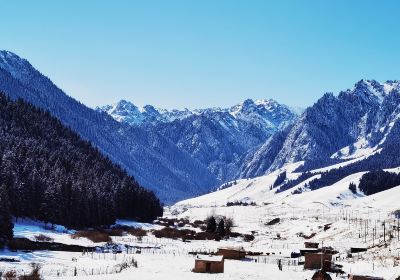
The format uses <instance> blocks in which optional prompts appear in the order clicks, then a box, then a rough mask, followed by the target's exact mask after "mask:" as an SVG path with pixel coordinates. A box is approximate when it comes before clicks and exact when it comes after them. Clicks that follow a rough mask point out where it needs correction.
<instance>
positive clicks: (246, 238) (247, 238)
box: [243, 234, 254, 242]
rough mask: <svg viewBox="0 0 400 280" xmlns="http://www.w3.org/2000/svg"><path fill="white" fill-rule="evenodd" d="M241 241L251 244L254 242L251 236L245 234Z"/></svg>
mask: <svg viewBox="0 0 400 280" xmlns="http://www.w3.org/2000/svg"><path fill="white" fill-rule="evenodd" d="M243 240H244V241H245V242H251V241H253V240H254V235H252V234H245V235H243Z"/></svg>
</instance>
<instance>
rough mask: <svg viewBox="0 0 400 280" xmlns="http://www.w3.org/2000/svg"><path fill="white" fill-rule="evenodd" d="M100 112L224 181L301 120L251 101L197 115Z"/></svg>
mask: <svg viewBox="0 0 400 280" xmlns="http://www.w3.org/2000/svg"><path fill="white" fill-rule="evenodd" d="M97 110H98V111H103V112H106V113H107V114H109V115H110V116H112V117H113V118H114V119H116V120H117V121H120V122H124V123H128V124H130V125H132V126H138V127H146V128H154V129H156V130H157V131H159V132H160V133H161V134H162V135H163V136H164V137H166V138H167V139H169V140H171V141H172V142H173V143H175V144H176V146H177V147H179V148H180V149H182V150H184V151H186V152H188V153H189V154H190V155H191V156H192V157H193V158H195V159H197V160H198V161H199V162H201V163H203V164H204V165H205V166H207V167H208V169H209V170H210V171H211V172H212V173H213V174H214V175H215V176H216V177H217V178H218V179H219V180H221V181H225V180H229V179H232V178H234V177H236V175H237V169H238V167H239V165H240V160H241V158H242V157H243V156H244V155H245V154H246V153H247V152H248V151H249V150H250V149H254V148H255V147H257V146H259V145H260V144H262V143H263V142H264V141H266V140H267V139H268V138H269V137H270V136H271V135H273V134H274V133H275V132H277V131H279V130H281V129H284V128H285V127H287V126H288V125H289V124H291V123H292V122H293V121H294V120H295V119H296V118H297V114H296V113H294V111H293V110H291V109H290V108H288V107H287V106H285V105H282V104H279V103H278V102H276V101H274V100H272V99H269V100H267V99H265V100H256V101H253V100H251V99H247V100H245V101H243V102H242V103H240V104H238V105H235V106H233V107H230V108H225V109H222V108H207V109H196V110H188V109H184V110H165V109H156V108H154V107H153V106H151V105H146V106H144V107H142V108H139V107H137V106H135V105H134V104H132V103H130V102H128V101H125V100H121V101H119V102H118V103H116V104H113V105H106V106H103V107H99V108H97Z"/></svg>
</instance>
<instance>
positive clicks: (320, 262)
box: [304, 253, 332, 271]
mask: <svg viewBox="0 0 400 280" xmlns="http://www.w3.org/2000/svg"><path fill="white" fill-rule="evenodd" d="M331 266H332V255H331V254H325V253H306V254H305V256H304V269H323V270H325V271H330V269H331Z"/></svg>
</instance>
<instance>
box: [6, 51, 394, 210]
mask: <svg viewBox="0 0 400 280" xmlns="http://www.w3.org/2000/svg"><path fill="white" fill-rule="evenodd" d="M0 90H1V91H3V92H5V93H6V94H7V95H8V96H9V97H10V98H11V99H18V98H21V99H23V100H25V101H27V102H29V103H31V104H33V105H35V106H37V107H39V108H42V109H44V110H47V111H49V112H50V114H52V115H53V116H54V117H56V118H58V119H59V120H60V121H61V122H62V123H63V124H64V125H66V126H68V127H70V128H71V129H72V130H74V131H75V132H77V133H78V134H79V135H80V136H81V137H82V138H84V139H85V140H87V141H90V142H91V143H92V144H93V145H94V146H95V147H97V148H98V149H99V150H100V152H102V153H103V154H104V155H105V156H107V157H109V158H110V159H111V160H112V161H113V162H114V163H116V164H118V165H120V166H121V167H122V168H123V169H125V170H126V171H127V172H128V173H129V174H130V175H132V176H134V177H135V178H136V180H137V181H138V182H139V183H140V184H141V185H143V186H145V187H147V188H149V189H151V190H154V191H155V193H156V194H157V195H158V196H159V197H160V198H161V200H162V201H163V202H165V203H173V202H175V201H178V200H181V199H184V198H189V197H193V196H197V195H199V194H203V193H206V192H209V191H210V190H212V189H214V188H215V187H218V186H219V185H221V184H222V183H225V182H228V181H232V180H236V179H240V178H253V177H257V176H262V175H265V174H269V173H271V172H273V171H275V170H277V169H280V168H281V167H283V166H285V165H287V164H289V163H295V162H302V164H301V165H300V166H299V167H298V170H299V171H302V172H304V171H308V170H312V169H314V170H315V169H317V168H323V167H324V166H328V165H334V164H340V163H343V162H351V161H354V162H355V161H359V162H360V163H357V164H358V165H357V168H356V167H354V165H351V166H353V167H351V168H353V169H357V170H359V169H362V168H364V169H365V168H368V169H369V170H372V169H376V168H383V167H385V168H391V167H394V165H396V164H397V163H398V158H399V157H398V153H397V152H396V151H397V150H396V149H394V147H396V142H397V141H398V140H399V131H400V122H399V116H400V83H399V82H398V81H387V82H384V83H380V82H377V81H375V80H360V81H359V82H357V83H356V84H355V85H354V87H353V88H351V89H348V90H345V91H342V92H340V93H339V94H338V95H334V94H332V93H326V94H324V95H323V96H322V97H321V98H320V99H319V100H318V101H317V102H316V103H315V104H313V105H312V106H310V107H309V108H307V109H305V110H304V112H300V113H299V112H298V111H297V110H294V109H291V108H289V107H288V106H285V105H283V104H279V103H277V102H276V101H274V100H270V99H265V100H251V99H247V100H245V101H243V102H242V103H240V104H237V105H235V106H232V107H230V108H206V109H196V110H189V109H183V110H166V109H159V108H155V107H154V106H151V105H146V106H144V107H138V106H136V105H134V104H133V103H131V102H129V101H125V100H121V101H119V102H118V103H116V104H112V105H106V106H102V107H98V108H96V109H91V108H89V107H86V106H85V105H83V104H81V103H80V102H78V101H76V100H75V99H73V98H71V97H70V96H68V95H66V94H65V93H64V92H63V91H62V90H61V89H59V88H58V87H57V86H56V85H54V84H53V83H52V82H51V80H50V79H48V78H47V77H46V76H44V75H43V74H41V73H40V72H39V71H37V70H36V69H35V68H34V67H33V66H32V65H31V64H30V63H29V62H28V61H27V60H25V59H22V58H20V57H19V56H17V55H16V54H13V53H11V52H7V51H1V52H0ZM367 157H370V158H369V159H368V160H367ZM361 159H362V160H361ZM361 162H362V163H361ZM349 166H350V165H349ZM349 168H350V167H349ZM321 184H322V183H321Z"/></svg>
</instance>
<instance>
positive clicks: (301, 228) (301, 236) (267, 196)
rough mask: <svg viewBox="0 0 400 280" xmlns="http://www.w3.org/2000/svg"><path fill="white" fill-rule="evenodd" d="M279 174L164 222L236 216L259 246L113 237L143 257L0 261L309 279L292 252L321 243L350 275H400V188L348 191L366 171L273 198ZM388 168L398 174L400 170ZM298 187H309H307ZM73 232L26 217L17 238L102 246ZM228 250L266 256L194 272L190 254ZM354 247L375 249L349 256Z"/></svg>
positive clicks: (51, 272)
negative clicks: (132, 263)
mask: <svg viewBox="0 0 400 280" xmlns="http://www.w3.org/2000/svg"><path fill="white" fill-rule="evenodd" d="M298 165H299V164H292V165H289V166H287V167H286V171H287V176H288V177H289V178H291V179H294V178H297V177H298V176H299V174H297V173H294V172H293V170H295V169H296V167H297V166H298ZM281 171H282V170H280V171H277V172H275V173H272V174H270V175H267V176H263V177H259V178H255V179H250V180H238V181H237V183H236V184H235V185H233V186H231V187H229V188H226V189H223V190H220V191H217V192H214V193H210V194H207V195H204V196H201V197H197V198H193V199H189V200H185V201H182V202H179V203H177V204H176V205H173V206H171V207H167V208H165V217H170V218H184V219H189V220H190V221H194V220H204V219H205V218H207V217H208V216H210V215H215V216H226V217H230V218H233V219H234V221H235V227H234V229H233V230H234V231H235V232H239V233H244V234H253V235H254V237H255V239H254V241H251V242H244V241H243V239H242V238H241V237H238V238H231V239H229V240H222V241H220V242H217V241H191V242H183V241H181V240H171V239H164V238H163V239H159V238H155V237H154V236H153V235H152V234H150V233H149V235H148V236H146V237H144V238H143V239H142V240H140V239H137V238H136V237H134V236H130V235H125V236H120V237H112V238H113V242H115V243H118V244H121V245H129V246H136V248H139V247H140V248H141V249H140V251H141V253H140V254H138V253H137V252H136V250H139V249H135V250H134V251H123V252H122V253H120V254H113V253H93V254H91V253H90V254H82V253H72V252H49V251H36V252H25V253H23V252H10V251H2V252H0V258H2V257H7V258H14V259H16V260H19V262H16V263H7V262H0V271H7V270H10V269H14V270H16V271H18V272H19V273H23V272H27V271H29V269H30V268H29V264H30V263H32V262H35V263H40V264H42V270H41V271H42V274H43V276H44V278H45V279H81V278H82V279H121V280H123V279H135V278H137V279H166V278H167V279H185V280H186V279H234V280H236V279H281V278H283V279H311V276H312V275H313V273H314V271H309V270H304V269H303V267H302V266H301V265H298V264H297V260H296V259H290V258H289V257H290V254H291V253H292V252H299V250H300V249H301V248H303V247H304V242H305V241H315V242H319V243H320V244H323V245H324V246H332V247H333V248H335V249H336V250H338V251H339V254H337V255H335V263H337V264H340V265H343V270H344V271H345V272H346V273H356V274H367V275H375V276H381V277H384V278H385V279H395V277H397V276H400V266H399V264H400V263H399V262H400V258H399V257H400V241H399V240H400V236H399V232H398V231H397V227H398V224H397V221H396V220H395V218H394V216H393V211H394V210H398V209H400V204H399V203H398V199H399V198H400V186H399V187H395V188H393V189H390V190H388V191H385V192H381V193H377V194H375V195H371V196H364V195H362V194H353V193H352V192H351V191H350V190H349V188H348V187H349V183H350V182H353V183H355V184H356V185H357V184H358V182H359V180H360V178H361V176H362V175H363V174H364V173H363V172H360V173H356V174H352V175H350V176H348V177H346V178H344V179H342V180H340V181H339V182H337V183H335V184H333V185H331V186H327V187H325V188H322V189H319V190H316V191H307V190H306V189H305V191H304V192H303V193H301V194H296V195H293V194H292V193H291V190H288V191H284V192H281V193H275V191H274V190H271V189H270V186H271V185H272V184H273V183H274V181H275V180H276V178H277V176H278V175H279V173H280V172H281ZM388 171H390V172H399V171H400V168H396V169H391V170H388ZM316 176H320V175H315V176H314V177H316ZM308 180H310V179H308ZM300 185H304V182H302V183H301V184H299V186H300ZM295 188H297V186H296V187H295ZM234 201H246V202H255V203H256V205H253V206H230V207H227V206H226V203H227V202H234ZM274 218H279V219H280V222H279V223H278V224H275V225H273V226H269V225H267V223H268V222H269V221H271V220H272V219H274ZM118 224H122V225H129V226H135V227H141V228H143V229H146V230H153V229H159V228H160V227H161V226H159V225H153V224H141V223H137V222H133V221H125V220H120V221H118ZM70 233H72V232H71V231H68V230H66V229H65V228H62V227H56V228H55V229H54V230H52V229H49V228H47V229H46V228H45V227H44V225H43V224H41V223H38V222H32V221H28V220H20V221H19V222H18V223H17V224H16V226H15V235H16V236H17V237H27V238H29V239H32V240H34V239H35V236H37V235H38V234H44V235H46V236H49V237H51V238H53V239H54V241H55V242H60V243H65V244H76V245H82V246H95V245H96V246H97V245H102V244H94V243H93V242H92V241H89V240H87V239H85V238H79V239H72V238H71V236H70ZM384 233H385V236H384ZM385 243H386V245H385ZM225 246H243V247H244V248H245V250H246V251H252V252H262V253H263V255H262V256H259V257H252V258H253V259H249V260H247V261H234V260H226V261H225V273H223V274H212V275H209V274H197V273H193V272H192V271H191V270H192V268H193V267H194V256H193V255H191V254H188V253H189V252H193V251H195V252H196V251H197V252H204V251H206V252H213V251H215V250H217V248H218V247H225ZM351 247H368V248H370V249H369V250H368V251H367V252H365V253H358V254H352V256H351V257H350V256H349V255H348V254H349V250H350V248H351ZM336 258H337V259H336ZM132 259H134V260H136V261H137V263H138V267H137V268H135V267H130V268H127V269H125V270H123V271H122V272H121V273H116V271H118V270H119V267H120V265H121V264H122V263H124V262H128V263H129V262H130V261H131V260H132ZM254 259H257V262H255V260H254ZM278 259H281V260H283V264H284V265H283V271H279V270H278V266H277V260H278ZM74 274H77V276H74ZM92 274H93V275H92ZM331 276H332V278H333V279H347V275H343V276H340V275H339V276H336V275H334V274H332V275H331Z"/></svg>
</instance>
